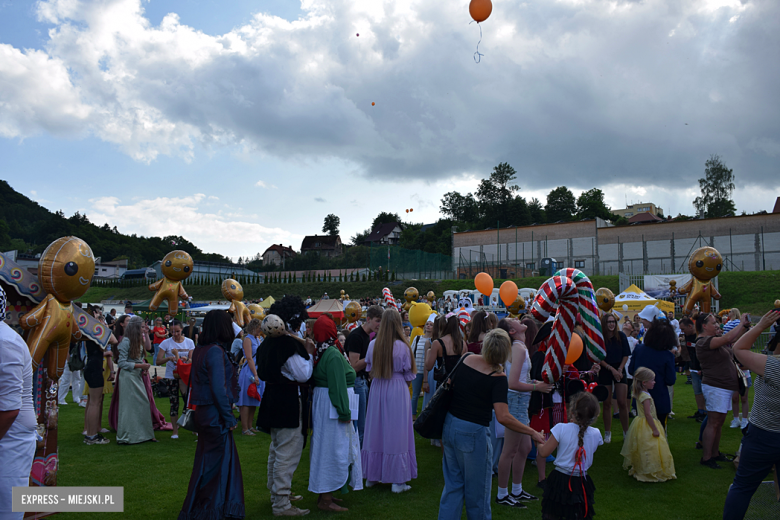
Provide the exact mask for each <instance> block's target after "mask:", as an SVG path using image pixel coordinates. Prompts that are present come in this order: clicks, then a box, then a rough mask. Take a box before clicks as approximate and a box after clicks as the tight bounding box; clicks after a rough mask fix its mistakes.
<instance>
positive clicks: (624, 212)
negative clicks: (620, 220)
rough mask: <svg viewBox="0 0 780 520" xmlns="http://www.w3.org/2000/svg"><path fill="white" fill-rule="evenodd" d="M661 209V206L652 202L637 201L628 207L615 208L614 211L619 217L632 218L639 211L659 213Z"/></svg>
mask: <svg viewBox="0 0 780 520" xmlns="http://www.w3.org/2000/svg"><path fill="white" fill-rule="evenodd" d="M659 210H660V208H658V207H657V206H656V205H655V204H653V203H652V202H637V203H636V204H631V205H629V206H628V207H627V208H623V209H613V210H612V213H614V214H615V215H618V216H619V217H625V218H631V217H633V216H634V215H638V214H639V213H652V214H653V215H658V213H659Z"/></svg>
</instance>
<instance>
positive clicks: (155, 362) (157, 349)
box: [152, 343, 160, 365]
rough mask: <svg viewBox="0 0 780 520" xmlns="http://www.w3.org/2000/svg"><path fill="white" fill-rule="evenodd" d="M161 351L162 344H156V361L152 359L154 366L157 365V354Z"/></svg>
mask: <svg viewBox="0 0 780 520" xmlns="http://www.w3.org/2000/svg"><path fill="white" fill-rule="evenodd" d="M159 351H160V344H159V343H155V344H154V359H152V365H156V364H157V353H158V352H159Z"/></svg>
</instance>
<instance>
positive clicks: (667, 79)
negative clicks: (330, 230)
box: [0, 0, 780, 258]
mask: <svg viewBox="0 0 780 520" xmlns="http://www.w3.org/2000/svg"><path fill="white" fill-rule="evenodd" d="M469 21H470V17H469V14H468V1H467V0H457V1H452V0H394V1H379V0H362V1H360V2H355V1H354V0H302V1H301V2H300V3H296V2H295V1H294V0H255V1H249V0H231V1H229V2H227V1H224V0H94V1H91V0H47V1H40V2H37V3H36V2H30V1H21V0H0V158H1V159H0V178H2V179H5V180H7V181H8V182H9V183H10V184H11V186H13V187H14V188H15V189H16V190H18V191H20V192H22V193H24V194H25V195H27V196H29V197H31V198H33V199H35V200H37V201H39V202H40V203H41V204H42V205H44V206H45V207H47V208H49V209H51V210H53V211H56V210H58V209H62V210H63V211H65V213H66V214H68V215H70V214H72V213H74V212H75V211H80V212H82V213H86V214H87V216H88V217H89V218H90V220H91V221H92V222H95V223H97V224H103V223H104V222H107V223H109V224H110V225H111V226H114V225H116V226H117V227H118V228H119V230H120V231H122V232H124V233H138V234H143V235H165V234H181V235H183V236H185V237H186V238H188V239H190V240H192V241H193V242H195V243H196V244H197V245H199V246H200V247H201V248H203V249H204V250H206V251H214V252H220V253H222V254H225V255H227V256H232V257H234V258H237V257H238V256H246V255H254V254H255V253H257V252H262V251H264V250H265V248H266V247H268V246H269V245H270V244H272V243H279V242H281V243H284V244H285V245H292V246H293V248H295V249H298V248H299V247H300V243H301V239H302V238H303V236H304V235H306V234H313V233H319V232H321V231H320V230H321V228H322V222H323V218H324V217H325V216H326V215H327V214H329V213H335V214H336V215H338V216H339V217H340V218H341V234H342V237H343V238H345V239H347V240H348V238H349V237H350V236H352V235H353V234H354V233H355V232H357V231H361V230H363V229H365V228H367V227H368V226H369V225H370V222H371V220H372V219H373V217H374V216H376V214H377V213H378V212H379V211H391V212H397V213H399V214H403V216H406V213H405V210H406V209H409V208H413V209H414V212H413V213H412V215H413V217H414V218H413V219H411V220H413V221H416V222H426V223H428V222H433V221H435V220H436V219H437V218H438V207H439V200H440V199H441V196H442V195H443V194H444V193H445V192H447V191H451V190H458V191H460V192H462V193H466V192H468V191H473V190H474V189H475V187H476V185H477V183H478V182H479V180H480V179H482V178H484V177H487V176H488V175H489V174H490V171H491V170H492V168H493V166H495V165H496V164H498V163H499V162H504V161H506V162H509V163H510V164H511V165H512V166H513V167H514V168H515V169H516V170H517V171H518V174H519V175H518V177H519V179H518V184H519V185H520V186H521V188H522V191H521V193H522V194H523V195H524V196H525V197H527V198H530V197H533V196H535V197H538V198H539V199H541V200H542V201H544V200H545V197H546V194H547V193H548V192H549V191H550V190H551V189H552V188H555V187H556V186H559V185H566V186H568V187H569V188H570V189H571V190H572V191H574V193H575V194H578V193H579V192H580V191H582V190H587V189H590V188H593V187H599V188H601V189H602V190H604V191H605V193H606V195H607V202H608V203H609V204H610V205H611V206H612V207H613V208H620V207H624V205H625V201H626V200H628V202H629V203H630V202H631V201H634V202H639V201H652V202H655V203H656V204H658V205H659V206H661V207H662V208H663V209H664V211H665V213H667V214H669V213H671V214H673V215H677V214H678V213H685V214H691V213H693V207H692V205H691V201H692V199H693V197H695V196H696V195H697V194H698V184H697V179H698V178H699V177H702V176H703V173H704V172H703V170H704V162H705V160H706V159H707V158H708V157H709V156H710V154H719V155H720V156H721V157H722V158H723V159H724V161H725V162H726V164H727V165H728V166H729V167H731V168H733V169H734V173H735V175H736V181H737V183H736V184H737V190H736V192H735V194H734V198H735V201H736V204H737V208H738V209H739V210H740V211H742V210H745V211H747V212H754V211H758V210H762V209H767V210H770V211H771V208H772V205H773V203H774V200H775V197H776V196H777V195H779V194H780V193H778V189H777V188H778V185H780V180H778V175H777V172H778V167H777V163H778V156H780V128H779V126H780V123H778V122H779V121H780V104H779V103H778V102H777V93H778V92H780V81H779V78H780V72H779V70H780V69H779V68H778V64H779V62H780V58H779V57H778V56H779V55H778V49H780V31H778V30H777V28H778V26H780V2H777V1H776V0H636V1H633V0H612V1H606V0H544V1H541V0H529V1H524V2H523V1H518V0H494V1H493V13H492V15H491V16H490V18H489V19H488V20H487V21H485V22H484V23H482V24H481V25H482V41H481V43H480V46H479V50H480V52H481V53H482V54H483V55H484V56H482V58H481V61H480V63H475V60H474V52H475V50H476V46H477V42H478V41H479V38H480V34H479V27H478V26H477V25H476V24H469ZM372 103H375V105H374V106H372Z"/></svg>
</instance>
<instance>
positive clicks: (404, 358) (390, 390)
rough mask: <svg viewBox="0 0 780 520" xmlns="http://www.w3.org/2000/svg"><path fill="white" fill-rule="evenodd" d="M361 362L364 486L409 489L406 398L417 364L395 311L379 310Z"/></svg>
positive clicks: (413, 463) (411, 463) (411, 459)
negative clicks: (367, 385)
mask: <svg viewBox="0 0 780 520" xmlns="http://www.w3.org/2000/svg"><path fill="white" fill-rule="evenodd" d="M365 361H366V370H367V371H368V372H369V373H370V375H371V378H372V382H371V392H370V393H369V395H368V406H367V412H366V429H365V437H364V440H363V449H362V451H361V454H360V455H361V462H362V466H363V475H364V476H365V478H366V487H371V486H374V485H375V484H377V483H379V482H382V483H387V484H392V491H393V493H403V492H404V491H408V490H410V489H411V486H409V485H408V484H407V482H409V481H410V480H411V479H413V478H417V458H416V456H415V452H414V431H413V430H412V411H411V403H410V400H409V382H410V381H412V380H414V378H415V377H416V372H417V366H416V364H415V363H413V361H412V350H411V348H410V347H409V343H408V342H407V339H406V336H405V335H404V332H403V327H402V325H401V315H400V314H398V312H397V311H395V310H388V311H385V313H384V314H383V315H382V323H381V324H380V325H379V332H378V333H377V335H376V339H374V340H373V341H371V343H369V345H368V352H367V353H366V359H365Z"/></svg>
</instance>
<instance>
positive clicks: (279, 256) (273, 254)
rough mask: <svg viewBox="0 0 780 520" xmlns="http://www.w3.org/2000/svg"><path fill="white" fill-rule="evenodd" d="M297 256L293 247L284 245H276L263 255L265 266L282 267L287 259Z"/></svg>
mask: <svg viewBox="0 0 780 520" xmlns="http://www.w3.org/2000/svg"><path fill="white" fill-rule="evenodd" d="M295 255H296V252H295V251H293V249H292V246H290V247H285V246H283V245H282V244H274V245H272V246H271V247H269V248H268V249H266V250H265V252H264V253H263V265H270V264H274V265H281V264H282V263H283V260H284V259H285V258H292V257H294V256H295Z"/></svg>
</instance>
